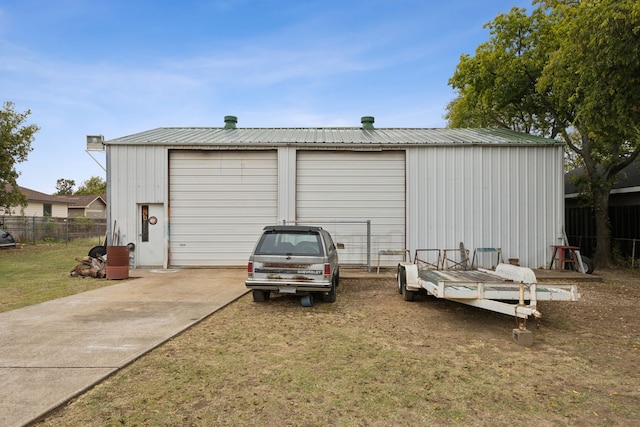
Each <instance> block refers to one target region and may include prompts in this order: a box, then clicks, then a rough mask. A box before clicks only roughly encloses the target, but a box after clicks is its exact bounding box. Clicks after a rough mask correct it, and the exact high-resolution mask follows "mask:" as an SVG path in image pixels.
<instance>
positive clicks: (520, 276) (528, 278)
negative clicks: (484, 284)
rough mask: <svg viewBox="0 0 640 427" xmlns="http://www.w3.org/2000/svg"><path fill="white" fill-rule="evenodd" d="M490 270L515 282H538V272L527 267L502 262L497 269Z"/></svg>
mask: <svg viewBox="0 0 640 427" xmlns="http://www.w3.org/2000/svg"><path fill="white" fill-rule="evenodd" d="M489 272H490V273H493V274H495V275H497V276H500V277H502V278H503V279H507V280H513V281H514V282H515V283H538V279H537V278H536V273H534V272H533V270H532V269H530V268H527V267H520V266H517V265H511V264H505V263H500V264H498V265H497V266H496V271H493V272H492V271H489Z"/></svg>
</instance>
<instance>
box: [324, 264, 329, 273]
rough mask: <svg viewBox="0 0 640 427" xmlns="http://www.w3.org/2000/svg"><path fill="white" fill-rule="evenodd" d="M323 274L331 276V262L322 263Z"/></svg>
mask: <svg viewBox="0 0 640 427" xmlns="http://www.w3.org/2000/svg"><path fill="white" fill-rule="evenodd" d="M324 275H325V276H331V264H325V265H324Z"/></svg>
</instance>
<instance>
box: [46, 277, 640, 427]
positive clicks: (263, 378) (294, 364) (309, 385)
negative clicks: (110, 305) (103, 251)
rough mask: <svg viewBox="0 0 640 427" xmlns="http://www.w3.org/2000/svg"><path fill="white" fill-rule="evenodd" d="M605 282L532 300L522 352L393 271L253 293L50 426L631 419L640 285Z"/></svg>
mask: <svg viewBox="0 0 640 427" xmlns="http://www.w3.org/2000/svg"><path fill="white" fill-rule="evenodd" d="M600 274H602V275H603V278H604V281H603V282H601V283H598V282H595V283H594V282H591V283H580V284H579V286H580V293H581V297H582V298H581V301H580V302H577V303H567V302H541V303H540V304H539V309H540V311H541V312H542V313H543V318H542V320H541V322H540V325H539V328H536V325H535V323H533V322H531V321H530V322H529V324H528V326H529V328H530V329H532V330H533V332H534V334H535V342H534V345H533V346H532V347H531V348H526V347H522V346H518V345H516V344H515V343H513V341H512V340H511V330H512V329H513V328H514V327H515V320H514V319H513V318H512V317H509V316H505V315H501V314H497V313H493V312H488V311H484V310H481V309H477V308H473V307H468V306H465V305H461V304H457V303H454V302H449V301H444V300H439V299H435V298H431V297H427V298H419V299H418V300H416V301H414V302H406V301H404V300H403V299H402V296H400V295H399V294H398V293H397V290H396V285H395V280H394V278H393V276H392V275H391V274H386V275H381V277H382V278H377V277H376V278H375V279H372V278H369V279H357V280H356V279H350V280H343V281H342V283H341V286H340V287H339V288H338V297H337V302H336V303H333V304H328V303H318V304H316V305H315V306H314V307H312V308H303V307H301V306H300V301H299V298H295V297H291V296H275V297H272V299H271V300H270V301H268V302H265V303H254V302H253V301H252V300H251V296H250V295H247V296H245V297H243V298H241V299H240V300H238V301H236V302H235V303H233V304H231V305H230V306H228V307H226V308H225V309H223V310H221V311H219V312H218V313H216V314H214V315H213V316H211V317H210V318H209V319H207V320H206V321H204V322H202V323H200V324H199V325H197V326H196V327H194V328H192V329H190V330H189V331H187V332H185V333H184V334H182V335H181V336H179V337H177V338H175V339H173V340H171V341H170V342H168V343H166V344H165V345H163V346H162V347H160V348H158V349H156V350H155V351H153V352H152V353H150V354H148V355H147V356H145V357H143V358H142V359H140V360H139V361H137V362H136V363H134V364H133V365H131V366H130V367H128V368H126V369H124V370H123V371H121V372H120V373H118V374H116V375H114V376H113V377H112V378H110V379H108V380H107V381H105V382H104V383H102V384H100V385H99V386H97V387H96V388H94V389H93V390H91V391H89V392H88V393H86V394H85V395H83V396H81V397H80V398H78V399H77V400H76V401H74V402H72V403H70V404H69V405H68V406H67V407H65V408H63V409H61V410H60V411H58V412H57V413H56V414H53V415H51V416H50V417H49V418H48V419H47V420H45V422H44V425H74V424H75V425H79V424H83V425H104V424H110V425H274V426H275V425H296V426H302V425H310V426H311V425H345V426H351V425H374V426H376V425H378V426H387V425H451V424H461V425H479V426H512V425H518V424H524V423H526V424H535V425H541V426H556V425H576V426H591V425H592V426H600V425H620V426H626V425H635V423H636V422H637V420H638V419H640V374H639V371H638V366H640V334H639V329H640V327H639V326H638V324H637V322H636V316H637V314H638V302H639V301H640V275H639V274H637V272H633V271H629V270H624V271H605V272H600Z"/></svg>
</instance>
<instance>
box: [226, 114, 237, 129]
mask: <svg viewBox="0 0 640 427" xmlns="http://www.w3.org/2000/svg"><path fill="white" fill-rule="evenodd" d="M236 123H238V118H237V117H236V116H224V128H225V129H235V128H236Z"/></svg>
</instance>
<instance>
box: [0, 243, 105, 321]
mask: <svg viewBox="0 0 640 427" xmlns="http://www.w3.org/2000/svg"><path fill="white" fill-rule="evenodd" d="M99 244H100V243H99V242H98V241H97V240H96V239H79V240H73V241H71V242H69V243H68V244H66V243H41V244H37V245H22V246H20V247H18V248H16V249H2V250H0V312H4V311H9V310H14V309H16V308H20V307H25V306H28V305H33V304H38V303H41V302H44V301H48V300H52V299H55V298H61V297H64V296H67V295H73V294H77V293H79V292H84V291H88V290H91V289H95V288H99V287H102V286H106V285H109V284H110V282H109V281H107V280H105V279H93V278H80V277H71V276H70V273H71V270H73V268H74V267H75V266H76V265H78V264H79V263H78V261H76V258H82V257H84V256H86V255H87V254H88V252H89V249H91V248H92V247H93V246H96V245H99Z"/></svg>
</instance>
